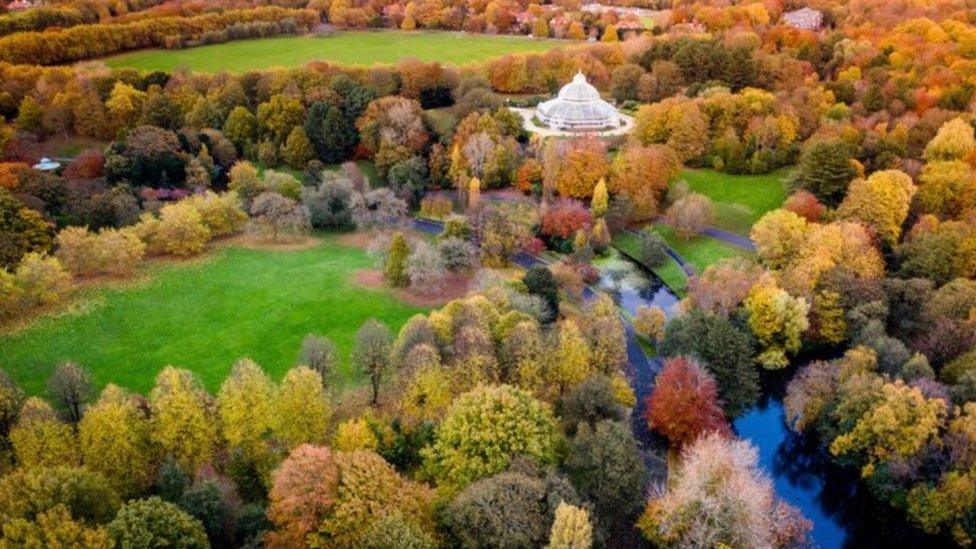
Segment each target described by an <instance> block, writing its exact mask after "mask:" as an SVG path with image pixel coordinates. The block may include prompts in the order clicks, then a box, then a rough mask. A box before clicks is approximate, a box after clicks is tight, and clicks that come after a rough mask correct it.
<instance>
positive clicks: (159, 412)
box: [149, 366, 217, 473]
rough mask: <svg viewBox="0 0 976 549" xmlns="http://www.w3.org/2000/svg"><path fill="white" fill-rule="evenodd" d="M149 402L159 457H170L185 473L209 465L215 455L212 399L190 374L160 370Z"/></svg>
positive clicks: (215, 444)
mask: <svg viewBox="0 0 976 549" xmlns="http://www.w3.org/2000/svg"><path fill="white" fill-rule="evenodd" d="M149 402H150V406H151V408H152V415H153V418H152V440H153V442H154V443H155V444H156V445H157V446H158V447H159V448H160V450H161V451H162V452H163V455H165V456H169V457H172V458H173V459H174V460H176V463H177V464H179V466H180V467H181V468H183V470H184V471H186V472H188V473H195V472H196V471H197V469H198V468H200V466H202V465H205V464H207V463H210V462H211V460H212V459H213V456H214V454H215V452H216V451H217V417H216V414H215V413H214V409H213V398H212V397H211V396H210V395H209V394H208V393H207V391H206V390H205V389H204V388H203V384H202V383H200V380H199V379H198V378H197V377H196V376H195V375H194V374H193V373H192V372H190V371H188V370H181V369H178V368H174V367H172V366H167V367H166V368H163V371H162V372H160V373H159V375H158V376H156V386H155V387H153V389H152V391H151V392H150V393H149Z"/></svg>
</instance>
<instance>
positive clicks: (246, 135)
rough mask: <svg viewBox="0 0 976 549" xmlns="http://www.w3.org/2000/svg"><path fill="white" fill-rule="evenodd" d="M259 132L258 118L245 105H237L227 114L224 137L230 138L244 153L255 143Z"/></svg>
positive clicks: (239, 151) (238, 150) (239, 150)
mask: <svg viewBox="0 0 976 549" xmlns="http://www.w3.org/2000/svg"><path fill="white" fill-rule="evenodd" d="M257 133H258V120H257V118H255V117H254V115H253V114H251V111H249V110H247V108H245V107H241V106H237V107H234V109H233V110H231V111H230V114H229V115H227V121H226V122H224V137H226V138H227V139H229V140H230V142H231V143H233V144H234V147H236V148H237V152H238V153H243V152H244V151H245V150H247V148H248V146H250V145H251V144H253V143H254V140H255V139H256V138H257Z"/></svg>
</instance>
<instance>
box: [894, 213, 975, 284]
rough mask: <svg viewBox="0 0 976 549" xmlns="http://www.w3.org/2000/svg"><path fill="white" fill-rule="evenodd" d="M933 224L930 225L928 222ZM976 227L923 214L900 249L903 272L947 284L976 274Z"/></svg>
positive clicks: (903, 274)
mask: <svg viewBox="0 0 976 549" xmlns="http://www.w3.org/2000/svg"><path fill="white" fill-rule="evenodd" d="M929 222H930V225H929V226H928V227H926V226H925V225H926V224H929ZM974 237H976V226H974V225H972V224H968V223H964V222H961V221H946V222H943V223H939V222H938V220H936V219H934V218H931V216H926V217H923V218H922V219H921V220H920V221H919V222H918V224H916V226H915V227H914V228H913V229H912V231H911V232H910V233H909V234H908V236H907V237H906V238H905V241H904V242H903V243H902V244H901V245H900V246H899V247H898V248H897V252H898V256H899V257H900V259H901V272H900V273H899V274H901V275H902V276H906V277H923V278H929V279H931V280H932V281H933V282H934V283H936V284H945V283H947V282H949V281H950V280H952V279H954V278H968V277H972V276H974V274H976V247H974V246H973V245H972V244H971V243H972V242H974V240H973V238H974Z"/></svg>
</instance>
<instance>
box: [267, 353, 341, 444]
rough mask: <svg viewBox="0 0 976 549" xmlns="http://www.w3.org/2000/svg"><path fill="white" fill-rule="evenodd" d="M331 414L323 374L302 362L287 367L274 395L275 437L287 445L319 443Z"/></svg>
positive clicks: (326, 428)
mask: <svg viewBox="0 0 976 549" xmlns="http://www.w3.org/2000/svg"><path fill="white" fill-rule="evenodd" d="M331 418H332V405H331V403H330V401H329V397H328V394H327V393H326V389H325V386H324V384H323V380H322V377H321V376H320V375H319V374H318V373H316V372H315V371H313V370H312V369H310V368H307V367H305V366H298V367H295V368H292V369H291V370H289V371H288V373H287V374H285V378H284V379H283V380H282V381H281V387H280V388H279V389H278V391H277V393H276V394H275V398H274V415H273V416H272V418H271V419H272V429H273V430H274V434H275V438H276V439H277V440H278V441H279V442H281V443H282V444H283V445H285V447H287V448H289V449H291V448H296V447H298V446H300V445H302V444H318V443H321V442H323V441H324V440H325V434H326V431H327V430H328V426H329V421H330V419H331Z"/></svg>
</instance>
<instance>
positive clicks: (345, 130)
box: [304, 101, 359, 164]
mask: <svg viewBox="0 0 976 549" xmlns="http://www.w3.org/2000/svg"><path fill="white" fill-rule="evenodd" d="M354 121H355V119H353V121H350V120H349V119H348V118H346V117H345V116H344V115H343V112H342V110H341V109H340V108H339V107H336V106H334V105H332V104H330V103H325V102H322V101H317V102H315V103H312V106H311V107H310V108H309V109H308V113H307V114H306V115H305V125H304V128H305V133H306V135H307V136H308V139H309V141H311V143H312V147H313V148H314V149H315V154H316V156H318V158H319V160H321V161H322V162H325V163H326V164H335V163H338V162H341V161H342V160H344V159H346V158H348V157H349V156H350V155H351V154H352V149H353V147H354V146H355V145H356V142H357V141H358V140H359V138H358V135H357V134H356V126H355V124H354Z"/></svg>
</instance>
